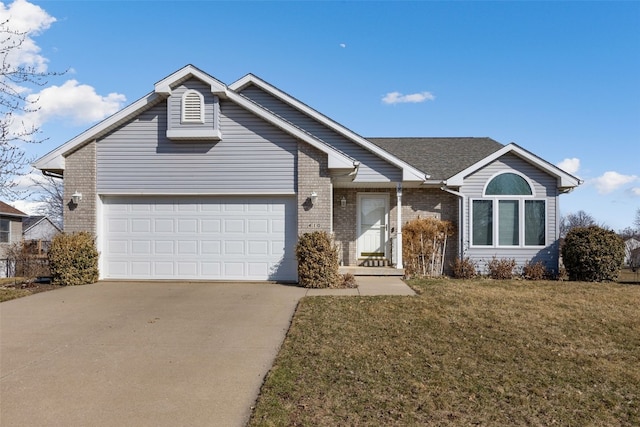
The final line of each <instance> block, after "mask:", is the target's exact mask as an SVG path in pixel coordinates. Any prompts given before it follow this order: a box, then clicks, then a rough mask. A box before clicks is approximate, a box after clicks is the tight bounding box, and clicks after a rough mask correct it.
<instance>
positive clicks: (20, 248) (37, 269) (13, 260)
mask: <svg viewBox="0 0 640 427" xmlns="http://www.w3.org/2000/svg"><path fill="white" fill-rule="evenodd" d="M31 249H32V248H31V244H30V242H26V241H22V242H15V243H12V244H11V245H9V247H8V248H7V249H6V250H5V257H6V258H7V262H8V263H9V266H10V273H11V275H13V276H17V277H22V278H24V279H26V280H29V281H30V280H33V279H35V278H37V277H45V276H49V275H50V273H49V266H48V263H47V259H46V258H43V257H40V256H37V255H34V254H33V251H32V250H31Z"/></svg>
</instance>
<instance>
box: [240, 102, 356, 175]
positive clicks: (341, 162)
mask: <svg viewBox="0 0 640 427" xmlns="http://www.w3.org/2000/svg"><path fill="white" fill-rule="evenodd" d="M228 95H229V100H231V101H233V102H235V103H236V104H238V105H240V106H241V107H243V108H245V109H246V110H248V111H250V112H252V113H254V114H255V115H256V116H258V117H260V118H263V119H265V120H267V121H268V122H270V123H271V124H273V125H274V126H276V127H278V128H280V129H282V130H283V131H285V132H287V133H288V134H290V135H292V136H294V137H295V138H298V139H301V140H302V141H304V142H306V143H308V144H309V145H311V146H313V147H315V148H317V149H319V150H320V151H322V152H323V153H325V154H327V155H328V156H329V159H328V160H329V165H328V166H329V169H354V168H355V167H356V166H355V160H354V159H351V158H350V157H347V155H345V154H343V153H341V152H339V151H338V150H336V149H334V148H333V147H331V146H329V145H327V144H325V143H324V142H322V141H320V140H319V139H317V138H315V137H313V136H311V135H310V134H308V133H306V132H304V131H303V130H301V129H299V128H297V127H295V126H294V125H292V124H291V123H289V122H287V121H285V120H283V119H281V118H280V117H278V116H276V115H275V114H273V113H271V112H270V111H267V110H265V109H264V108H262V107H261V106H259V105H258V104H256V103H254V102H252V101H249V100H248V99H247V98H245V97H243V96H241V95H238V94H237V93H235V92H229V94H228Z"/></svg>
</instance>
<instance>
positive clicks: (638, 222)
mask: <svg viewBox="0 0 640 427" xmlns="http://www.w3.org/2000/svg"><path fill="white" fill-rule="evenodd" d="M633 225H635V226H636V229H637V230H638V233H640V208H638V209H636V217H635V219H634V220H633Z"/></svg>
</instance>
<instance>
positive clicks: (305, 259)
mask: <svg viewBox="0 0 640 427" xmlns="http://www.w3.org/2000/svg"><path fill="white" fill-rule="evenodd" d="M296 257H297V259H298V283H299V284H300V285H302V286H304V287H305V288H336V287H339V286H340V285H341V284H342V281H343V280H342V277H341V276H340V274H339V273H338V269H339V267H340V263H339V258H338V249H337V248H336V246H335V245H334V244H333V241H332V240H331V237H329V234H327V233H326V232H324V231H314V232H311V233H305V234H303V235H302V236H300V238H299V239H298V244H297V245H296Z"/></svg>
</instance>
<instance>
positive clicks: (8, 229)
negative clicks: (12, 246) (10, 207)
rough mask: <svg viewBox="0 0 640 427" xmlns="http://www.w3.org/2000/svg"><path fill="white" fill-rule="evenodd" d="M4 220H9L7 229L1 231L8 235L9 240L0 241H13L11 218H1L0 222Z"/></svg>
mask: <svg viewBox="0 0 640 427" xmlns="http://www.w3.org/2000/svg"><path fill="white" fill-rule="evenodd" d="M4 221H6V222H7V231H2V230H0V233H3V234H6V235H7V241H6V242H3V241H0V243H11V220H10V219H9V218H0V223H2V222H4Z"/></svg>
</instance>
